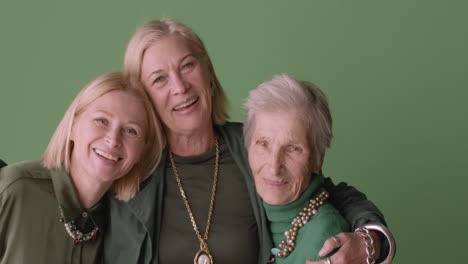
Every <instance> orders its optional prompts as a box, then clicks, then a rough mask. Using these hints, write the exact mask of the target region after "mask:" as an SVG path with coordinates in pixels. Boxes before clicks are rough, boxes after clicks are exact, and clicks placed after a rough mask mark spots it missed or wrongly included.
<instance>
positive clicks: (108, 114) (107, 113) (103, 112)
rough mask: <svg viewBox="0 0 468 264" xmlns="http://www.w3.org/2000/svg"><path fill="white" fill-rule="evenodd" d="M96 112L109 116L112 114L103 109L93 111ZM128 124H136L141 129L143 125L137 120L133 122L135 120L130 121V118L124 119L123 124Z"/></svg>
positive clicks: (94, 113)
mask: <svg viewBox="0 0 468 264" xmlns="http://www.w3.org/2000/svg"><path fill="white" fill-rule="evenodd" d="M96 114H105V115H107V116H110V117H113V116H114V115H112V114H111V113H109V112H106V111H104V110H96V111H95V112H93V115H96ZM128 124H133V125H135V126H138V127H139V128H140V129H143V127H142V126H141V125H140V124H138V123H137V122H135V121H132V120H130V121H129V122H127V121H125V125H128Z"/></svg>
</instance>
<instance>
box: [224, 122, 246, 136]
mask: <svg viewBox="0 0 468 264" xmlns="http://www.w3.org/2000/svg"><path fill="white" fill-rule="evenodd" d="M243 128H244V125H243V124H242V123H240V122H230V121H226V123H224V124H223V125H222V126H219V129H220V130H221V131H222V132H223V133H226V134H231V135H240V136H242V130H243Z"/></svg>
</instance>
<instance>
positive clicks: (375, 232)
mask: <svg viewBox="0 0 468 264" xmlns="http://www.w3.org/2000/svg"><path fill="white" fill-rule="evenodd" d="M361 228H364V229H366V230H368V231H370V234H371V236H372V238H373V241H376V242H377V243H379V244H375V248H377V250H376V253H379V255H380V252H379V249H380V245H381V242H383V241H381V239H380V238H385V239H386V240H387V242H388V246H389V249H388V254H387V256H386V257H385V259H384V260H383V261H382V262H379V263H378V264H389V263H391V262H392V260H393V257H394V256H395V252H396V243H395V238H394V237H393V235H392V233H391V232H390V231H389V230H388V229H387V228H386V227H385V226H384V225H382V224H380V223H375V222H369V223H367V224H364V225H363V226H362V227H361ZM375 237H377V239H376V240H374V238H375ZM379 255H375V257H376V258H375V259H377V258H378V256H379Z"/></svg>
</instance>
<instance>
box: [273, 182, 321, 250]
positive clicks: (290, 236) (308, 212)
mask: <svg viewBox="0 0 468 264" xmlns="http://www.w3.org/2000/svg"><path fill="white" fill-rule="evenodd" d="M329 197H330V195H329V194H328V192H326V191H323V192H321V193H320V195H319V196H317V197H315V198H314V199H310V200H309V205H308V206H307V207H304V209H303V210H302V211H301V212H299V214H298V215H297V216H296V217H295V218H294V219H293V220H292V221H291V225H292V226H291V227H290V228H289V229H288V230H286V231H284V236H285V238H284V239H283V240H281V242H280V244H279V245H278V248H273V249H271V253H273V255H275V256H277V257H279V258H282V257H286V256H289V255H290V254H291V252H292V251H293V250H294V247H295V246H296V243H295V242H294V241H295V240H296V236H297V233H298V232H299V229H301V227H303V226H304V225H305V224H307V223H308V222H309V220H310V218H311V217H312V216H313V215H315V214H316V213H317V208H319V207H320V206H322V205H323V204H324V202H325V201H326V200H327V199H328V198H329Z"/></svg>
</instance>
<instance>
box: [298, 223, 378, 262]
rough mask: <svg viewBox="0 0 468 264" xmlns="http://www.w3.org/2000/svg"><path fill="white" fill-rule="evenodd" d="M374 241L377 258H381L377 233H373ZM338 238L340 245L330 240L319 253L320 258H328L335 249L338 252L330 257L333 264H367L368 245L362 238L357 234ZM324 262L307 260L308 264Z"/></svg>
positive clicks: (347, 234)
mask: <svg viewBox="0 0 468 264" xmlns="http://www.w3.org/2000/svg"><path fill="white" fill-rule="evenodd" d="M371 235H372V239H373V240H374V248H375V258H376V259H377V258H378V257H379V256H380V238H379V236H378V235H377V233H376V232H374V231H371ZM335 237H336V238H338V240H339V242H340V245H339V244H337V242H336V241H335V239H333V238H329V239H327V240H326V241H325V243H324V244H323V247H322V249H321V250H320V252H319V256H320V257H324V256H327V255H328V254H330V253H331V252H332V251H333V250H334V249H335V248H338V247H340V246H341V247H340V248H339V249H338V251H337V252H336V253H335V254H333V256H331V257H330V262H331V263H332V264H362V263H366V259H367V253H366V244H365V243H364V240H363V239H362V237H361V236H360V235H359V234H357V233H340V234H338V235H336V236H335ZM324 263H325V262H324V261H323V260H319V261H310V260H307V261H306V264H324Z"/></svg>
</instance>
